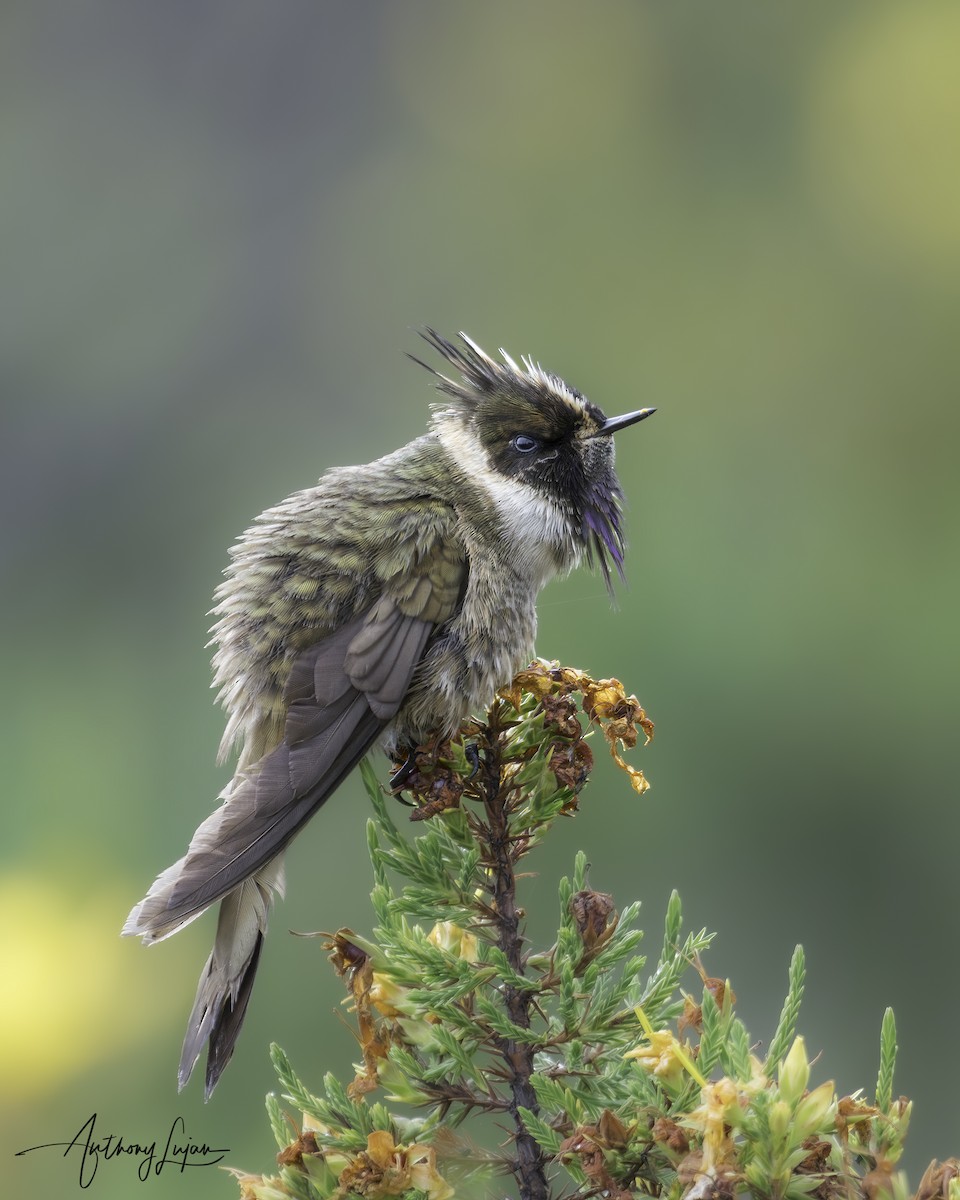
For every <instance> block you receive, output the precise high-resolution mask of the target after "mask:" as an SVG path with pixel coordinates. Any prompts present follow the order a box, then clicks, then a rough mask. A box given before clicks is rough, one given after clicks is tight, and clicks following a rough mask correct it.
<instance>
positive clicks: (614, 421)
mask: <svg viewBox="0 0 960 1200" xmlns="http://www.w3.org/2000/svg"><path fill="white" fill-rule="evenodd" d="M656 411H657V410H656V409H655V408H638V409H637V411H636V412H632V413H624V415H623V416H622V417H610V418H609V419H608V420H606V421H604V423H603V424H602V425H601V426H600V428H599V429H598V430H597V432H596V434H595V436H596V437H601V436H604V435H606V434H608V433H616V432H617V430H618V429H626V427H627V426H628V425H635V424H636V423H637V421H642V420H643V419H644V418H645V417H649V416H652V415H653V413H655V412H656Z"/></svg>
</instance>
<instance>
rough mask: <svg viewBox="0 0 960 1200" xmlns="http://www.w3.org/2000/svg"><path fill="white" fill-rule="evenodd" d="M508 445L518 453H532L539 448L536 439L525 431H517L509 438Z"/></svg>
mask: <svg viewBox="0 0 960 1200" xmlns="http://www.w3.org/2000/svg"><path fill="white" fill-rule="evenodd" d="M510 445H511V446H512V447H513V449H514V450H516V452H517V453H518V454H532V453H533V452H534V450H539V449H540V443H539V442H538V441H537V439H536V438H532V437H528V436H527V435H526V434H525V433H518V434H517V435H516V437H515V438H513V439H512V440H511V442H510Z"/></svg>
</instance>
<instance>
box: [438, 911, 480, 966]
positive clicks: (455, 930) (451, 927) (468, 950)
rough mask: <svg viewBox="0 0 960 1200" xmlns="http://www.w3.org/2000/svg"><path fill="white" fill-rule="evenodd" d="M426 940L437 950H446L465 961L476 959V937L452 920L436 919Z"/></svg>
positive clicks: (474, 960)
mask: <svg viewBox="0 0 960 1200" xmlns="http://www.w3.org/2000/svg"><path fill="white" fill-rule="evenodd" d="M427 941H428V942H430V943H431V945H434V946H436V948H437V949H438V950H446V951H447V953H448V954H455V955H456V956H457V957H458V958H462V959H464V960H465V961H466V962H476V961H477V939H476V937H475V936H474V934H472V933H467V931H466V930H465V929H461V928H460V926H459V925H457V924H455V923H454V922H453V921H438V922H437V924H436V925H434V927H433V928H432V929H431V930H430V932H429V933H428V934H427Z"/></svg>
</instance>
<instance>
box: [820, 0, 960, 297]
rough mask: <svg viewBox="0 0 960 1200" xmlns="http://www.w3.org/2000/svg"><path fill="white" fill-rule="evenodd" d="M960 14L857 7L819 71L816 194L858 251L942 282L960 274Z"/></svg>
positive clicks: (953, 9) (950, 8) (956, 9)
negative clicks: (861, 249)
mask: <svg viewBox="0 0 960 1200" xmlns="http://www.w3.org/2000/svg"><path fill="white" fill-rule="evenodd" d="M958 47H960V6H958V5H957V4H954V3H950V2H949V0H943V2H941V0H932V2H925V3H919V4H901V5H893V6H891V5H878V6H876V8H875V9H874V8H872V7H870V8H865V7H863V6H860V7H859V8H855V9H854V11H853V12H851V13H850V14H849V16H848V20H847V22H846V28H845V29H843V30H842V31H840V33H839V34H838V35H837V36H836V37H834V38H832V39H830V40H828V41H826V42H825V43H824V45H823V47H822V52H821V53H820V54H819V56H818V59H817V60H816V61H815V62H814V65H813V71H812V78H811V83H810V87H809V88H808V89H807V92H806V95H807V100H808V105H809V114H810V124H809V129H808V138H809V142H808V151H809V162H810V172H811V184H812V187H813V189H814V191H815V192H816V194H817V195H818V197H819V200H820V202H821V204H822V205H823V206H824V209H825V210H826V211H827V212H828V213H829V214H830V215H831V216H832V217H833V219H835V220H837V221H839V222H841V223H842V225H843V228H844V230H845V232H846V233H847V234H848V236H849V237H850V238H851V240H852V241H853V243H854V244H855V245H857V244H861V245H863V246H864V247H865V248H866V249H867V250H868V251H869V252H871V253H872V254H876V255H879V256H880V257H881V258H893V259H895V260H896V261H897V262H898V263H900V264H903V265H906V266H908V267H909V268H910V269H911V271H912V272H918V273H920V274H925V273H929V274H930V275H932V276H933V277H934V278H941V279H944V278H946V277H947V276H948V275H951V274H954V273H955V272H956V270H957V267H958V265H960V153H958V150H957V145H958V139H960V61H958Z"/></svg>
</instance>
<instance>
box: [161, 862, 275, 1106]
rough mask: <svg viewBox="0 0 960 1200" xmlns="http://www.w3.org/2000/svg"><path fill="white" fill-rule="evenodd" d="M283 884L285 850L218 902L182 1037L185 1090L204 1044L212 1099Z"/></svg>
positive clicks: (180, 1075) (181, 1081)
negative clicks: (209, 947)
mask: <svg viewBox="0 0 960 1200" xmlns="http://www.w3.org/2000/svg"><path fill="white" fill-rule="evenodd" d="M282 890H283V856H282V855H278V856H277V857H276V858H275V859H273V860H272V861H271V862H269V863H268V864H267V865H266V866H265V867H263V868H262V869H261V870H260V871H258V872H257V873H256V874H255V875H252V876H251V877H250V878H249V879H245V880H244V881H243V883H241V884H240V886H239V887H236V888H234V890H233V891H232V892H229V893H228V894H227V895H226V896H224V898H223V900H222V901H221V902H220V916H219V920H218V922H217V936H216V939H215V941H214V943H213V950H212V951H211V952H210V957H209V958H208V959H207V962H206V965H205V966H204V968H203V971H202V972H201V974H200V983H199V986H198V987H197V998H196V1000H194V1002H193V1011H192V1012H191V1013H190V1019H189V1020H188V1021H187V1032H186V1036H185V1037H184V1039H183V1051H182V1053H181V1055H180V1070H179V1073H178V1080H179V1085H180V1088H181V1090H182V1089H183V1088H184V1087H185V1086H186V1083H187V1080H188V1079H189V1078H190V1075H191V1073H192V1072H193V1068H194V1066H195V1065H196V1062H197V1059H198V1058H199V1057H200V1054H201V1052H202V1050H203V1048H204V1046H205V1045H206V1046H208V1049H207V1071H206V1081H205V1087H204V1098H205V1099H207V1100H209V1099H210V1096H211V1095H212V1093H213V1089H214V1088H215V1087H216V1086H217V1081H218V1080H219V1078H220V1076H221V1074H222V1073H223V1070H224V1068H225V1067H226V1065H227V1063H228V1062H229V1061H230V1058H231V1056H232V1055H233V1050H234V1047H235V1045H236V1042H237V1038H238V1037H239V1035H240V1028H241V1026H242V1025H243V1018H244V1016H245V1015H246V1011H247V1003H248V1001H249V999H250V992H251V990H252V988H253V980H254V977H255V975H256V973H257V963H258V962H259V959H260V949H261V947H262V945H263V939H264V935H265V934H266V932H267V918H268V915H269V911H270V903H271V899H272V893H273V892H282Z"/></svg>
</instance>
